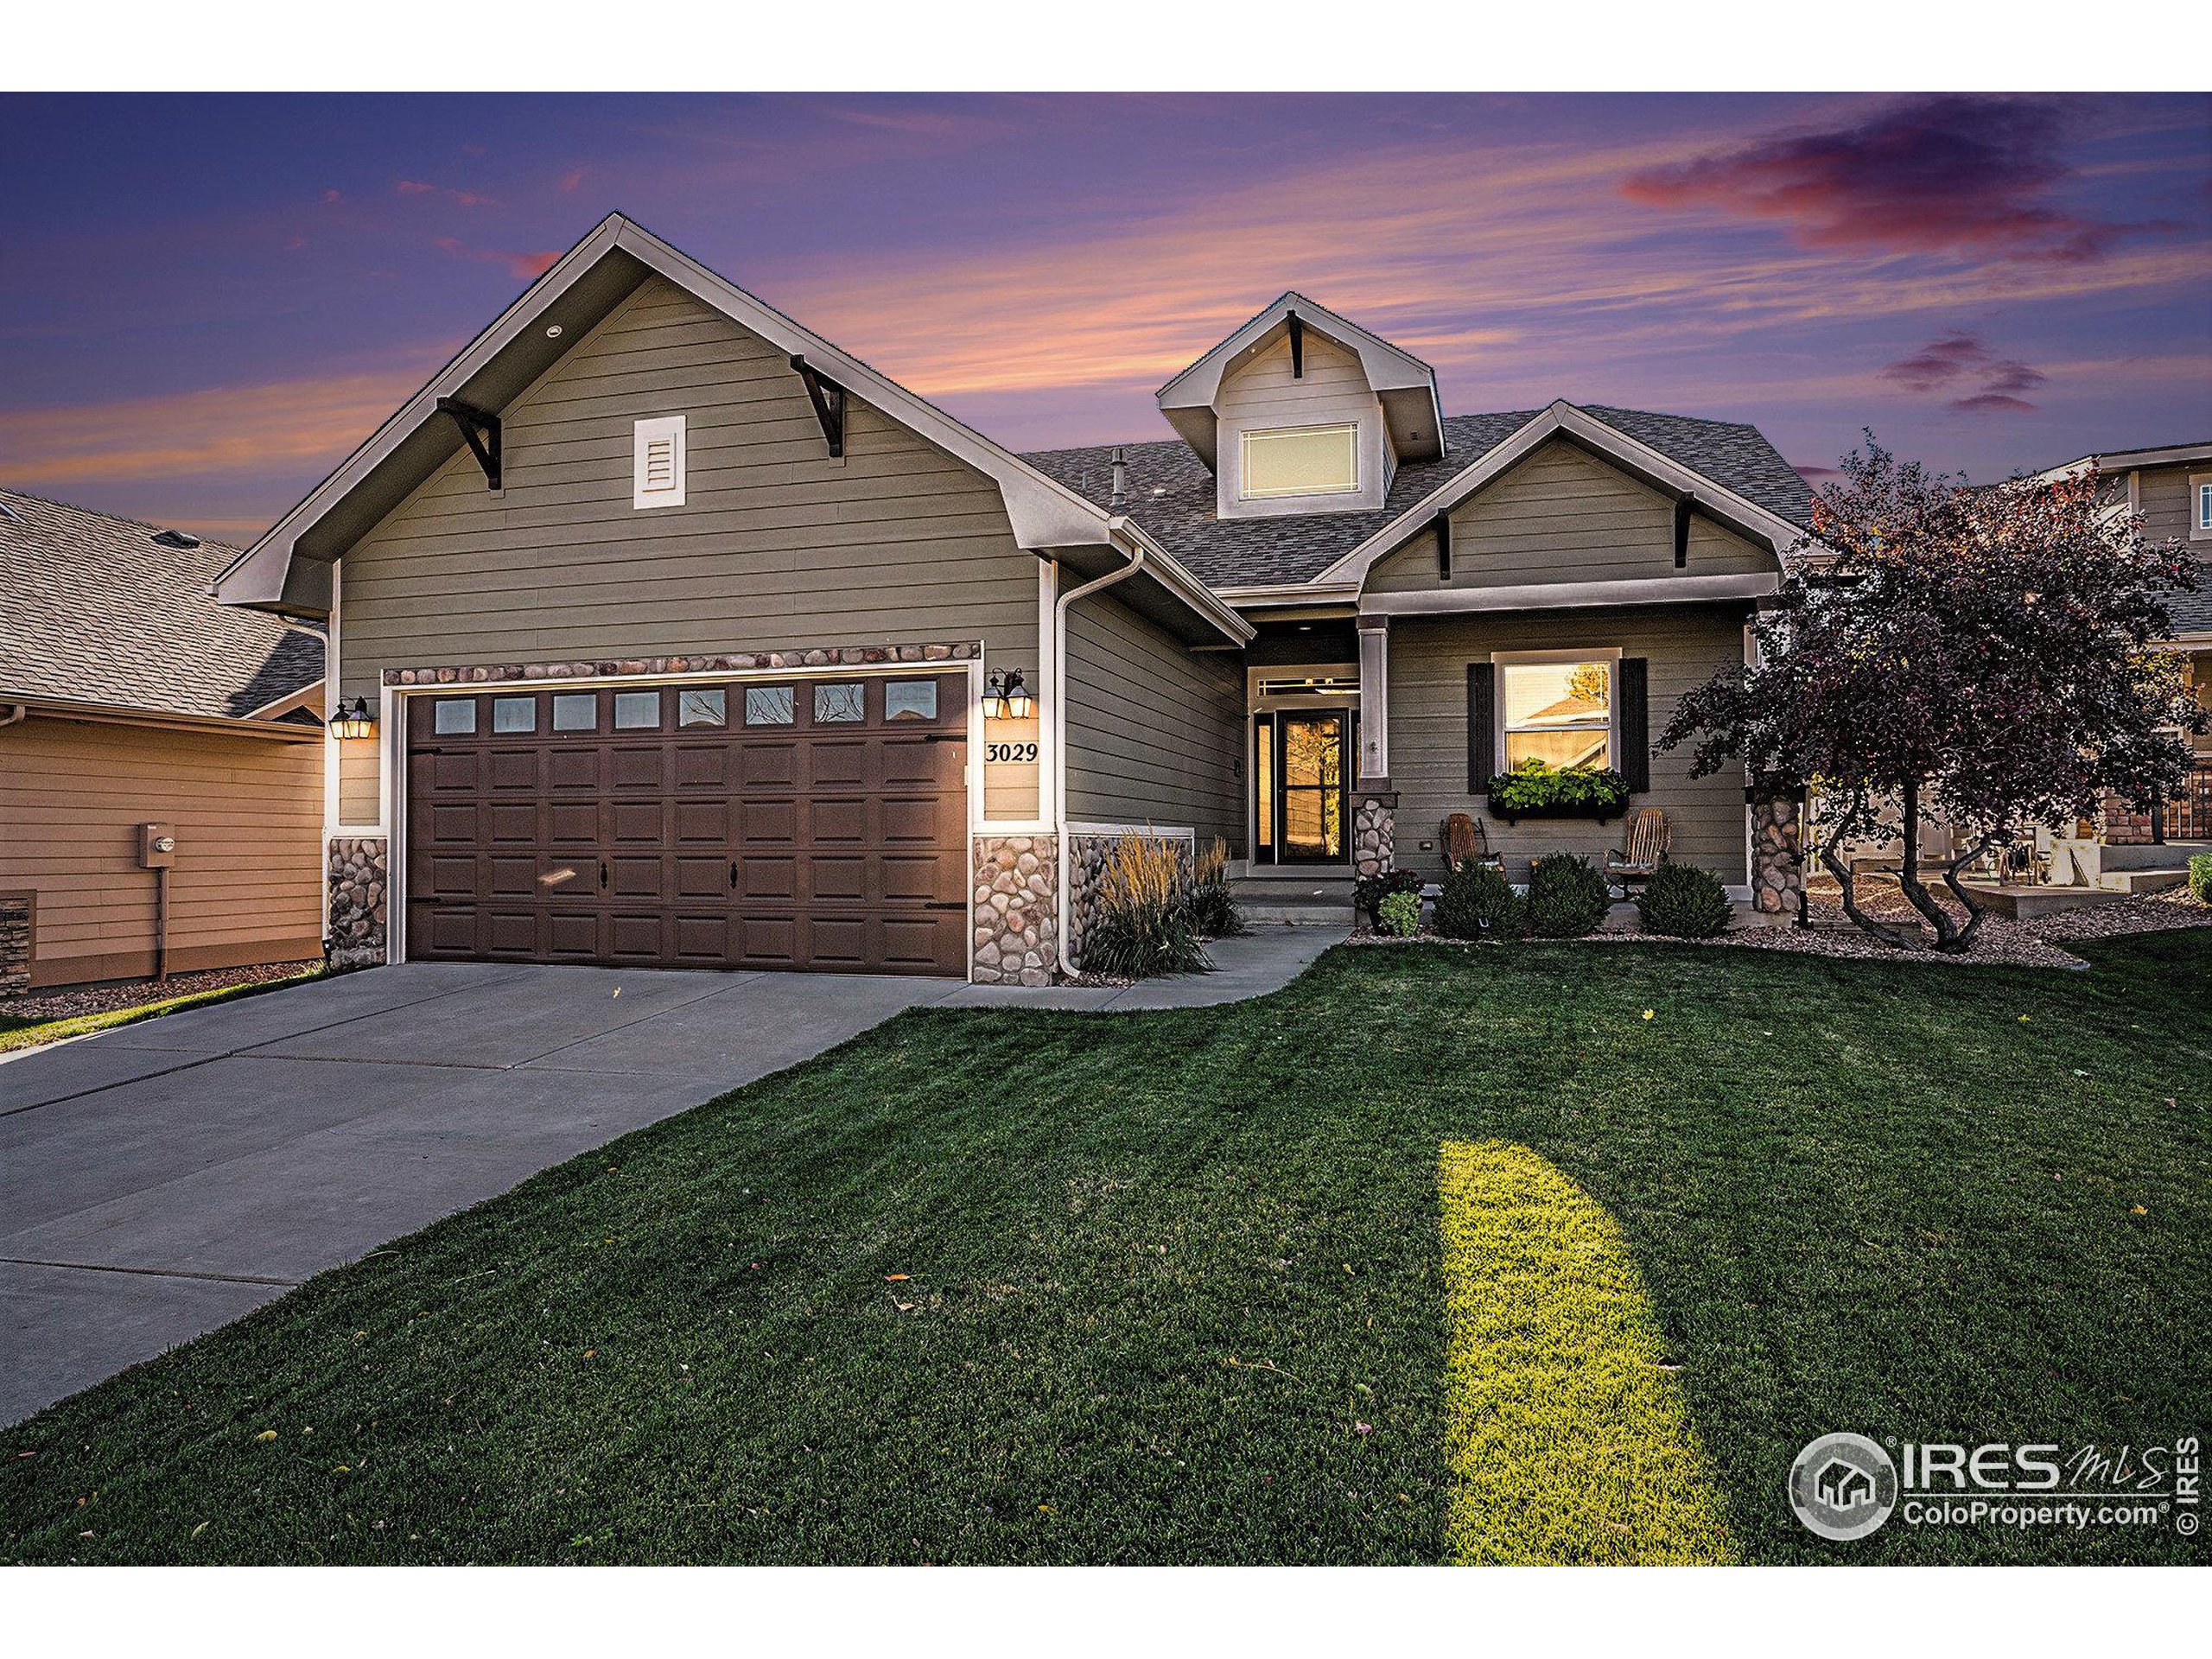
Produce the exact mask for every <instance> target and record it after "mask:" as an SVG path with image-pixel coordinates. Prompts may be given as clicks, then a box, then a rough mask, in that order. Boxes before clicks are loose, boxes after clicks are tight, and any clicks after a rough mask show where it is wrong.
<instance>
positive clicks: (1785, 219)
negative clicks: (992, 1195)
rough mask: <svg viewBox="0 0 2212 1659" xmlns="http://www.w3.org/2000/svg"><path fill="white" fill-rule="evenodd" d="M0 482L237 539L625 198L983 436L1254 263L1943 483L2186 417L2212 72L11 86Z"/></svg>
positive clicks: (1200, 305)
mask: <svg viewBox="0 0 2212 1659" xmlns="http://www.w3.org/2000/svg"><path fill="white" fill-rule="evenodd" d="M0 201H4V202H5V203H6V204H7V207H8V212H7V217H6V219H5V222H4V225H0V302H3V303H0V484H5V485H7V486H11V487H14V488H18V489H23V490H29V491H31V492H34V493H39V494H43V495H49V496H54V497H58V498H60V499H65V500H69V501H73V502H76V503H79V504H80V505H86V506H90V507H93V508H97V509H99V510H100V511H104V512H114V513H118V514H121V515H124V516H127V517H131V518H145V519H149V520H150V521H153V522H156V523H160V524H175V525H178V526H181V527H183V528H186V529H189V530H192V531H196V532H198V533H200V534H201V535H204V536H210V537H219V538H221V539H224V540H229V541H234V542H235V541H242V540H245V539H249V538H251V537H252V536H253V535H254V534H256V533H257V531H260V530H262V529H264V527H266V526H267V525H268V524H270V522H272V521H273V520H274V519H275V518H277V517H278V516H279V515H280V514H281V513H282V512H284V510H285V509H287V508H288V507H289V506H290V505H292V504H293V503H294V502H295V501H296V500H297V499H299V498H300V497H301V496H302V495H303V494H304V493H306V492H307V491H308V489H309V488H311V487H312V486H314V485H315V483H316V482H317V481H318V480H320V479H321V477H322V476H323V475H324V474H326V473H327V472H328V471H329V470H330V469H331V468H332V467H334V466H335V465H336V464H337V463H338V462H339V461H340V460H341V459H342V458H343V457H344V456H345V455H346V453H347V452H348V451H350V450H351V449H352V448H353V447H354V445H355V444H357V443H358V442H359V441H360V440H361V439H362V438H364V437H365V436H366V435H368V433H369V432H370V431H371V430H372V429H374V428H375V427H376V426H377V425H378V423H380V422H381V421H382V420H383V419H384V418H385V416H388V415H389V414H390V413H391V410H393V409H395V408H396V407H397V405H398V404H400V403H401V402H403V401H404V399H405V398H406V397H408V396H409V395H410V394H411V393H412V392H414V391H416V389H417V388H418V387H420V386H421V385H423V383H424V382H425V381H426V380H428V379H429V378H430V376H431V375H432V374H433V373H435V371H436V370H437V369H438V368H439V367H440V365H442V364H443V363H444V362H445V361H446V360H447V359H448V358H450V357H451V356H452V355H453V354H454V353H455V352H457V351H458V350H460V349H461V346H464V345H465V344H466V343H467V340H469V339H470V338H472V337H473V336H474V334H476V333H477V332H478V331H479V330H480V329H481V328H482V327H484V326H485V325H486V324H487V323H488V322H490V321H492V319H493V317H494V316H496V315H498V313H499V311H500V310H502V309H503V308H505V306H506V305H507V304H508V302H510V301H512V299H513V298H514V296H516V295H517V294H518V292H519V291H520V290H521V289H522V288H523V287H524V285H525V284H526V283H528V281H529V280H530V279H531V277H533V276H534V275H536V274H537V272H539V271H541V270H543V269H544V268H545V266H546V265H547V264H550V262H551V261H552V260H553V258H554V257H556V255H557V254H558V253H559V252H560V251H562V250H563V249H564V248H566V247H567V246H569V245H570V244H572V243H574V242H575V240H576V239H578V238H581V237H582V235H583V234H584V233H585V232H588V230H589V229H590V228H591V226H593V225H594V224H595V223H596V222H597V221H598V220H599V219H601V217H602V216H603V215H604V214H606V213H607V212H609V211H610V210H614V209H620V211H622V212H624V213H627V214H629V215H630V216H631V217H632V219H637V220H638V221H639V222H640V223H641V224H643V225H645V226H646V227H647V228H649V229H651V230H652V231H654V232H658V234H659V235H661V236H663V237H664V238H667V239H668V240H669V241H671V242H672V243H674V244H675V245H677V246H678V247H680V248H682V249H683V250H684V251H687V252H689V253H690V254H691V255H693V256H694V257H696V258H698V259H700V260H701V261H702V262H703V263H705V264H708V265H709V266H711V267H713V268H714V269H715V270H718V271H720V272H721V273H722V274H723V275H724V276H726V277H729V278H730V279H731V280H733V281H734V282H735V283H738V284H739V285H740V286H741V287H744V288H746V289H750V290H751V291H752V292H753V293H754V294H757V295H759V296H760V297H761V298H763V299H765V300H766V301H768V302H770V303H771V304H773V305H775V306H776V307H778V308H780V309H782V310H784V311H785V312H786V313H788V314H790V315H792V316H794V317H796V318H798V320H799V321H801V322H803V323H804V324H805V325H806V326H807V327H810V328H812V329H813V330H814V331H815V332H816V333H817V334H823V335H824V336H826V337H827V338H829V339H830V340H835V341H836V343H837V344H838V345H840V346H842V347H844V348H845V349H846V350H848V351H849V352H851V353H854V354H855V355H856V356H859V357H861V358H863V359H866V360H868V362H870V363H872V364H873V365H874V366H876V367H877V368H879V369H880V370H882V371H884V372H887V373H888V374H890V375H891V376H892V377H893V378H896V379H898V380H899V381H900V382H902V383H903V384H905V385H907V386H908V387H910V388H912V390H914V391H918V392H919V393H921V394H922V395H924V396H925V397H929V398H931V399H932V400H933V401H935V402H937V403H938V404H941V405H943V406H944V407H945V408H947V409H949V410H951V411H952V412H953V413H954V414H956V415H957V416H959V417H960V418H962V419H963V420H964V421H966V422H967V423H969V425H971V426H974V427H976V429H979V430H981V431H982V432H984V433H986V434H987V435H989V436H991V437H993V438H995V439H996V440H997V441H998V442H1001V443H1003V444H1005V445H1006V446H1007V447H1008V448H1014V449H1017V450H1020V449H1039V448H1054V447H1058V446H1065V445H1071V444H1077V443H1092V442H1120V441H1139V440H1144V439H1150V438H1165V437H1168V436H1171V435H1172V434H1171V433H1170V431H1169V429H1168V428H1167V426H1166V423H1165V422H1164V421H1162V420H1161V418H1160V415H1159V412H1158V410H1157V408H1156V407H1155V405H1154V403H1153V398H1152V394H1153V392H1154V390H1155V389H1156V388H1157V387H1158V386H1159V385H1160V384H1161V383H1162V382H1163V381H1165V380H1166V379H1167V378H1170V377H1171V376H1172V375H1173V373H1174V372H1176V371H1177V370H1179V369H1180V368H1181V367H1182V366H1184V365H1185V364H1186V363H1188V362H1189V361H1190V360H1191V359H1193V358H1195V357H1197V356H1198V355H1200V354H1201V353H1204V352H1205V350H1206V349H1208V348H1209V347H1210V346H1212V345H1213V344H1214V343H1215V342H1216V341H1217V340H1220V339H1221V338H1222V337H1223V336H1224V335H1225V334H1228V333H1230V331H1231V330H1232V329H1233V328H1235V327H1236V326H1237V325H1238V324H1239V323H1241V322H1242V321H1243V320H1244V319H1245V318H1246V317H1248V316H1249V315H1251V314H1252V313H1253V312H1255V311H1256V310H1258V309H1259V308H1262V306H1264V305H1265V304H1266V303H1267V302H1268V301H1270V300H1272V299H1273V298H1274V296H1276V295H1278V294H1280V293H1281V292H1282V291H1283V290H1284V289H1289V288H1295V289H1300V291H1302V292H1304V293H1306V294H1307V295H1309V296H1312V297H1313V298H1314V299H1315V300H1318V301H1319V302H1322V303H1323V304H1325V305H1327V306H1329V307H1331V308H1332V309H1335V310H1337V311H1338V312H1340V313H1343V314H1344V315H1347V316H1350V317H1351V318H1352V319H1354V320H1355V321H1358V322H1360V323H1362V324H1363V325H1364V326H1366V327H1369V328H1371V329H1372V330H1374V331H1375V332H1376V334H1381V335H1383V337H1384V338H1386V339H1389V340H1393V341H1395V343H1397V344H1398V345H1400V346H1403V347H1404V348H1406V349H1407V350H1409V351H1411V352H1413V353H1415V354H1416V355H1418V356H1420V357H1421V358H1423V359H1426V360H1427V361H1428V362H1429V363H1431V364H1433V365H1434V367H1435V369H1436V371H1437V374H1438V377H1439V381H1440V389H1441V391H1442V394H1443V398H1444V406H1445V409H1446V412H1447V413H1452V414H1471V413H1478V412H1482V411H1485V410H1510V409H1527V408H1534V407H1540V406H1541V405H1542V404H1546V403H1548V402H1550V401H1551V400H1552V399H1553V398H1554V397H1566V398H1568V399H1570V400H1572V401H1573V402H1577V403H1594V404H1626V405H1630V406H1635V407H1640V408H1647V409H1658V410H1669V411H1673V412H1676V413H1682V414H1692V415H1702V416H1712V417H1716V418H1722V419H1729V420H1740V421H1749V422H1751V423H1756V424H1757V425H1758V427H1760V429H1762V430H1764V432H1765V433H1766V434H1767V435H1768V436H1769V437H1770V439H1772V440H1773V442H1774V443H1775V444H1776V446H1777V448H1779V449H1780V450H1781V451H1782V453H1783V454H1784V455H1785V456H1787V457H1788V458H1789V461H1792V462H1793V463H1794V464H1796V465H1797V466H1798V467H1801V468H1802V469H1803V470H1804V471H1805V472H1806V473H1807V474H1808V476H1809V477H1812V478H1813V479H1814V480H1815V481H1816V482H1817V481H1819V480H1821V477H1822V470H1821V469H1823V468H1827V467H1833V466H1834V462H1835V461H1836V459H1837V458H1838V457H1839V456H1840V455H1841V454H1843V453H1844V452H1845V451H1847V450H1848V449H1850V448H1853V446H1854V445H1855V444H1856V443H1858V442H1859V435H1860V432H1861V430H1862V429H1866V428H1872V429H1873V431H1874V433H1875V435H1876V436H1877V437H1878V438H1879V439H1880V440H1881V442H1883V443H1884V444H1885V446H1886V447H1888V448H1891V449H1893V450H1896V451H1897V452H1898V453H1900V454H1905V455H1908V456H1911V457H1914V458H1916V459H1919V460H1921V461H1925V462H1927V463H1929V465H1930V466H1933V467H1939V468H1942V469H1945V470H1949V471H1962V472H1964V473H1966V474H1967V475H1968V476H1969V477H1971V478H1973V479H1974V480H1976V481H1986V480H1990V479H1994V478H2001V477H2004V476H2006V475H2008V474H2012V473H2013V472H2015V471H2018V470H2031V469H2034V468H2038V467H2044V466H2049V465H2051V464H2054V463H2056V462H2058V461H2064V460H2069V459H2071V458H2073V457H2075V456H2076V455H2080V454H2086V453H2089V452H2091V451H2095V450H2100V449H2103V450H2111V449H2119V448H2129V447H2133V446H2140V445H2148V444H2157V443H2172V442H2190V441H2204V440H2212V97H2207V96H2199V95H2173V96H2156V97H2153V96H2143V95H2127V96H2115V97H2102V96H2088V95H2065V96H2057V97H2044V98H2009V97H1996V96H1990V95H1986V94H1974V95H1930V94H1905V95H1897V94H1883V95H1865V96H1838V95H1833V94H1829V95H1820V96H1757V95H1742V94H1731V95H1694V96H1691V95H1683V96H1675V95H1635V96H1630V95H1622V94H1605V95H1565V94H1514V95H1505V96H1478V95H1449V96H1446V95H1435V96H1427V95H1424V96H1416V95H1411V94H1388V95H1381V94H1378V95H1365V94H1363V95H1357V96H1353V95H1344V96H1336V95H1327V96H1309V95H1297V96H1293V95H1277V94H1249V95H1232V96H1192V95H1159V96H1150V95H1145V96H1126V97H1067V96H1042V95H1039V96H1008V95H990V96H947V95H931V96H919V95H917V96H858V95H855V96H842V97H841V96H813V95H807V96H800V95H776V96H742V97H713V98H706V97H676V96H642V95H634V94H632V95H580V96H550V95H548V96H498V97H488V96H487V97H457V96H437V97H432V96H421V97H365V96H300V97H271V96H235V95H195V96H178V97H136V96H131V97H124V96H99V97H94V96H61V95H52V96H14V95H11V96H6V97H0Z"/></svg>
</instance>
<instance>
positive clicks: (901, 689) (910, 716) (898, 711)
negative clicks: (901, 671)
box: [883, 680, 937, 720]
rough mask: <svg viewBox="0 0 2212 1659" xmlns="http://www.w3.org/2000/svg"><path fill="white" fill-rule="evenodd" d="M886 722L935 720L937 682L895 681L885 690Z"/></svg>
mask: <svg viewBox="0 0 2212 1659" xmlns="http://www.w3.org/2000/svg"><path fill="white" fill-rule="evenodd" d="M883 717H884V718H885V719H886V720H935V719H936V718H937V682H936V681H935V680H893V681H891V682H890V683H887V685H885V686H884V688H883Z"/></svg>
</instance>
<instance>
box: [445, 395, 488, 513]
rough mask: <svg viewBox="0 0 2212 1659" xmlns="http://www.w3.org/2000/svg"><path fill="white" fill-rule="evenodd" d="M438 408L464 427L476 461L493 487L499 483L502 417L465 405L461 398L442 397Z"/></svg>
mask: <svg viewBox="0 0 2212 1659" xmlns="http://www.w3.org/2000/svg"><path fill="white" fill-rule="evenodd" d="M438 408H439V409H440V410H442V411H443V412H444V413H446V414H448V415H450V416H453V423H454V425H455V426H457V427H459V428H460V429H461V436H462V437H464V438H466V439H467V441H468V452H469V454H473V455H474V456H475V457H476V464H477V465H478V466H479V467H482V468H483V469H484V481H485V483H486V486H488V487H490V488H492V489H494V490H496V489H498V488H499V478H500V471H499V465H500V461H499V416H496V415H493V414H490V413H487V412H486V411H485V410H480V409H479V408H477V407H476V405H475V404H464V403H463V402H461V399H460V398H458V397H441V398H439V399H438Z"/></svg>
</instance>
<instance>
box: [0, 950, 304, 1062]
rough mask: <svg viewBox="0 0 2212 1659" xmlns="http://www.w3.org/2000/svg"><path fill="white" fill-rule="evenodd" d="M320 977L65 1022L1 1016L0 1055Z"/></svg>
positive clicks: (194, 995) (200, 994) (226, 988)
mask: <svg viewBox="0 0 2212 1659" xmlns="http://www.w3.org/2000/svg"><path fill="white" fill-rule="evenodd" d="M321 975H322V970H321V969H320V968H315V969H308V971H307V972H306V973H303V974H289V975H287V976H284V977H283V978H282V979H264V980H258V981H257V982H254V983H253V984H251V985H221V986H218V987H217V988H215V989H213V990H212V991H192V992H188V993H187V994H186V995H182V996H171V997H165V998H163V999H162V1001H158V1002H141V1003H139V1004H137V1006H136V1007H128V1008H110V1009H108V1010H107V1011H106V1012H105V1013H104V1014H73V1015H71V1016H69V1017H68V1018H67V1019H63V1020H17V1019H15V1018H12V1017H11V1016H10V1015H7V1014H0V1054H6V1053H10V1052H13V1051H14V1050H16V1049H19V1048H38V1047H41V1046H44V1045H46V1044H48V1043H58V1042H60V1041H62V1040H63V1039H66V1038H70V1037H88V1036H90V1035H91V1034H92V1033H93V1032H96V1031H110V1030H112V1029H113V1028H114V1027H118V1026H135V1025H137V1023H138V1022H139V1021H140V1020H158V1019H160V1018H161V1017H162V1015H163V1014H181V1013H183V1012H184V1010H185V1009H187V1008H204V1007H207V1006H209V1005H210V1004H211V1003H215V1002H228V1001H232V999H233V998H235V997H241V996H252V995H256V994H257V993H258V992H261V991H273V990H276V989H277V988H280V987H282V986H285V985H296V984H298V983H299V982H301V981H302V980H303V979H318V978H321Z"/></svg>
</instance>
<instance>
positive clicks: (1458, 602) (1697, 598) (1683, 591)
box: [1359, 575, 1782, 617]
mask: <svg viewBox="0 0 2212 1659" xmlns="http://www.w3.org/2000/svg"><path fill="white" fill-rule="evenodd" d="M1781 591H1782V578H1781V576H1780V575H1737V576H1655V577H1651V578H1649V579H1648V580H1639V581H1634V582H1529V583H1523V584H1521V585H1518V586H1515V587H1510V588H1442V589H1434V588H1432V589H1428V590H1426V591H1423V592H1420V593H1411V594H1368V595H1367V596H1366V597H1364V598H1363V599H1362V600H1361V601H1359V613H1360V614H1361V615H1362V616H1363V617H1366V616H1453V615H1457V614H1459V613H1463V612H1475V611H1559V610H1590V609H1592V608H1595V607H1600V606H1609V605H1691V604H1700V603H1705V602H1708V601H1713V600H1724V599H1765V598H1768V597H1770V595H1772V594H1777V593H1779V592H1781Z"/></svg>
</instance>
